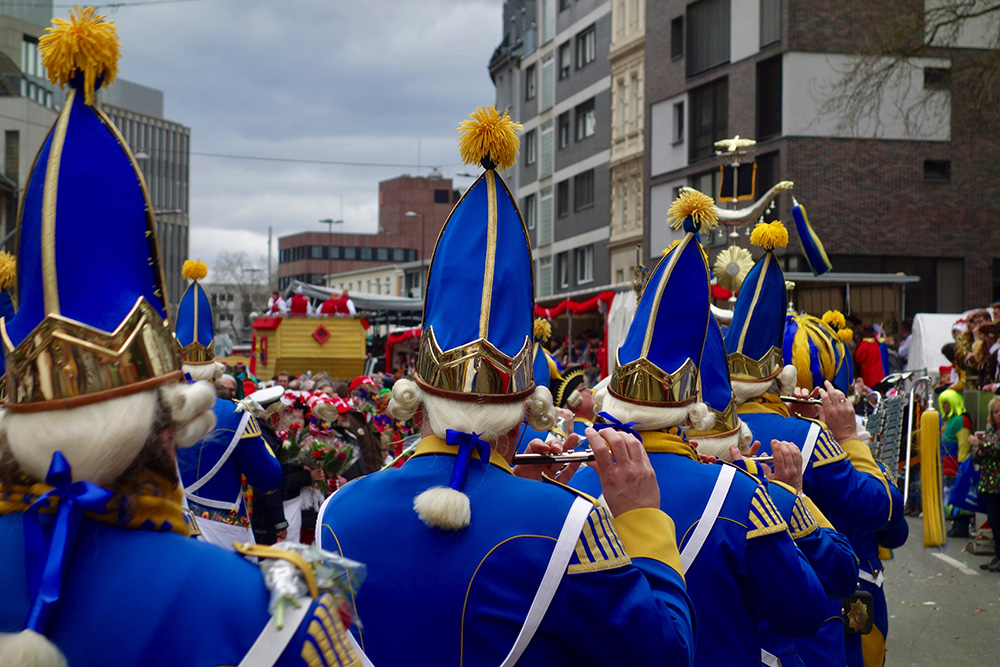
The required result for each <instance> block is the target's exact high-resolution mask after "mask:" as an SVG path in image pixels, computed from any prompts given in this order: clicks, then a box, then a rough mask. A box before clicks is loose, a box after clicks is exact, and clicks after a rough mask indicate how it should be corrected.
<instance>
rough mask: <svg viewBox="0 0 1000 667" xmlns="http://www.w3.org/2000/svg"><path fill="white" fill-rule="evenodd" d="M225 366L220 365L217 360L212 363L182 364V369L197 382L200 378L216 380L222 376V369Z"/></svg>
mask: <svg viewBox="0 0 1000 667" xmlns="http://www.w3.org/2000/svg"><path fill="white" fill-rule="evenodd" d="M224 368H225V366H222V367H221V368H220V367H219V364H218V363H217V362H212V363H210V364H182V365H181V370H182V371H184V372H185V373H187V374H188V375H190V376H191V379H192V380H194V381H195V382H197V381H199V380H206V381H208V382H215V381H216V380H218V379H219V378H220V377H222V370H223V369H224Z"/></svg>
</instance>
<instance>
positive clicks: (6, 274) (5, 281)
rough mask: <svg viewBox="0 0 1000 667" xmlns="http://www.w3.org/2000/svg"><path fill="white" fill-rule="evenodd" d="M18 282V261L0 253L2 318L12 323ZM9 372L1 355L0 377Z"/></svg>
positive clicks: (2, 388) (0, 311) (0, 312)
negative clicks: (14, 288) (15, 286)
mask: <svg viewBox="0 0 1000 667" xmlns="http://www.w3.org/2000/svg"><path fill="white" fill-rule="evenodd" d="M16 282H17V260H15V259H14V256H13V255H11V254H10V253H9V252H2V251H0V318H3V319H4V320H7V321H10V320H11V319H12V318H13V317H14V315H15V314H16V313H17V308H16V307H15V305H14V298H13V297H12V296H11V295H10V290H11V288H13V287H14V284H15V283H16ZM6 370H7V365H6V364H5V363H4V358H3V355H2V354H0V377H3V374H4V373H5V372H6ZM5 395H6V394H5V392H4V387H0V396H5Z"/></svg>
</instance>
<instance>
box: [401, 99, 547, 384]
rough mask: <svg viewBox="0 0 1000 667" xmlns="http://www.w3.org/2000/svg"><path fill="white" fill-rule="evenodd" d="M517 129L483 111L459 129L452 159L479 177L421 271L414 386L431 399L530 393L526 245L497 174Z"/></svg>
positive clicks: (511, 153) (512, 149) (513, 147)
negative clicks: (458, 157)
mask: <svg viewBox="0 0 1000 667" xmlns="http://www.w3.org/2000/svg"><path fill="white" fill-rule="evenodd" d="M520 129H521V126H520V125H519V124H517V123H514V122H512V121H511V120H510V117H509V116H508V115H507V113H506V112H505V113H504V114H503V116H501V115H500V114H499V113H498V112H497V110H496V109H495V108H494V107H492V106H490V107H481V108H479V109H477V110H476V112H475V113H473V114H472V118H471V119H470V120H466V121H463V122H462V124H461V125H460V126H459V130H461V131H462V135H461V138H460V140H459V147H460V150H461V153H462V159H463V160H464V161H465V162H466V163H467V164H471V163H479V164H481V165H482V166H483V168H484V169H485V170H486V171H485V172H484V173H483V174H482V175H481V176H480V177H479V178H478V179H476V182H475V183H473V184H472V187H470V188H469V189H468V190H467V191H466V192H465V194H464V195H462V198H461V199H460V200H459V201H458V203H457V204H456V205H455V208H454V209H453V210H452V212H451V215H449V216H448V219H447V221H445V224H444V227H443V228H442V229H441V234H440V235H439V236H438V240H437V245H436V246H435V248H434V254H433V256H432V257H431V265H430V267H429V268H428V270H427V292H426V296H425V301H424V320H423V334H422V335H421V337H420V348H419V353H418V356H417V372H416V378H415V379H416V381H417V383H418V384H419V385H420V386H421V387H423V388H424V389H425V390H426V391H428V392H430V393H432V394H436V395H440V396H444V397H447V398H452V399H456V400H465V401H477V402H509V401H512V400H516V399H518V398H526V397H527V396H528V395H529V394H530V393H531V392H532V391H533V390H534V387H535V383H534V382H533V380H532V363H533V355H532V340H531V337H532V336H531V334H532V311H533V308H534V287H533V284H532V265H531V245H530V241H529V240H528V231H527V229H526V228H525V226H524V221H523V220H522V219H521V213H520V211H519V210H518V208H517V204H516V203H515V201H514V197H513V195H511V193H510V190H508V189H507V184H506V183H504V181H503V179H502V178H501V177H500V175H499V174H498V173H497V171H498V170H504V169H507V168H508V167H510V166H512V165H513V164H514V161H515V159H516V156H517V148H518V139H517V135H516V131H518V130H520Z"/></svg>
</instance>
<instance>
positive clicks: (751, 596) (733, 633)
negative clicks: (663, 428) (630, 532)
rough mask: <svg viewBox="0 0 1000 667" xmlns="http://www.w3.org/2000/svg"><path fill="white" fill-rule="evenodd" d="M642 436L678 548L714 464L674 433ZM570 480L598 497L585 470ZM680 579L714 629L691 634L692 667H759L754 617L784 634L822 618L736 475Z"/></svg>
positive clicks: (785, 543) (805, 575) (822, 601)
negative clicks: (694, 643) (693, 642)
mask: <svg viewBox="0 0 1000 667" xmlns="http://www.w3.org/2000/svg"><path fill="white" fill-rule="evenodd" d="M642 437H643V446H644V447H645V448H646V450H647V451H648V452H649V459H650V461H651V462H652V464H653V469H654V470H655V471H656V478H657V480H658V481H659V483H660V507H661V509H662V510H663V511H664V512H666V513H667V514H668V515H669V516H670V517H671V518H672V519H673V520H674V524H675V525H676V526H677V534H678V535H679V536H680V537H679V539H678V544H679V546H680V547H681V548H682V549H683V547H684V546H685V545H686V544H687V542H688V540H689V539H690V537H691V533H692V531H693V530H694V528H695V525H696V524H697V523H698V521H699V520H700V518H701V514H702V512H703V511H704V509H705V505H706V504H707V503H708V499H709V496H710V495H711V492H712V488H713V487H714V485H715V481H716V479H717V478H718V476H719V473H720V472H721V470H722V466H721V465H707V464H703V463H701V462H700V461H699V460H697V459H696V458H695V456H694V450H693V448H692V447H691V446H690V445H688V444H687V443H685V442H682V441H681V439H680V438H679V437H677V436H675V435H672V434H668V433H663V432H643V433H642ZM571 483H572V485H573V486H574V487H576V488H579V489H581V490H583V491H585V492H587V493H590V494H593V495H599V494H600V493H601V489H600V481H599V480H598V477H597V474H596V473H595V471H594V470H593V469H592V468H586V469H584V470H581V471H579V472H577V474H576V475H575V476H574V477H573V479H572V481H571ZM685 580H686V581H687V585H688V591H689V593H690V594H691V599H692V600H693V601H694V605H695V610H696V612H697V616H698V620H699V623H700V624H701V626H702V627H703V628H714V629H715V630H716V632H711V631H707V630H705V631H702V632H700V633H699V635H698V643H697V646H696V649H695V664H696V665H700V666H703V667H715V666H716V665H732V666H744V665H745V666H746V667H750V666H754V667H757V666H758V665H760V649H761V639H760V635H759V633H758V631H757V619H758V618H766V619H768V620H769V621H770V622H771V623H772V625H773V626H774V627H775V628H777V629H780V631H782V632H784V633H785V634H787V635H790V636H809V635H812V634H813V633H815V632H816V630H817V629H818V628H819V627H820V624H821V623H822V621H823V618H824V616H823V613H824V610H825V605H826V596H825V595H824V594H823V588H822V586H821V584H820V582H819V580H818V579H817V578H816V575H815V574H814V573H813V571H812V568H811V567H810V566H809V564H808V563H807V562H806V561H805V558H804V557H803V556H802V554H801V553H799V551H798V550H797V549H796V548H795V544H794V543H793V542H792V537H791V535H790V534H789V533H788V529H787V526H786V523H785V521H784V520H783V519H782V518H781V516H780V514H779V513H778V511H777V509H776V508H775V507H774V504H773V502H772V501H771V499H770V497H769V496H768V494H767V492H766V491H765V490H764V488H763V487H762V486H761V485H760V484H758V483H757V480H756V479H755V478H754V477H753V476H751V475H749V474H745V473H743V472H742V471H741V472H739V473H737V475H736V477H735V479H734V480H733V483H732V486H731V487H730V489H729V493H728V495H727V496H726V500H725V502H724V503H723V506H722V511H721V513H720V515H719V518H718V519H717V520H716V522H715V524H714V525H713V527H712V530H711V532H710V533H709V535H708V539H707V540H706V542H705V544H704V546H703V547H702V549H701V551H700V552H699V554H698V557H697V558H696V559H695V561H694V562H693V563H692V565H691V567H690V569H689V570H688V571H687V573H686V574H685ZM719 633H723V634H724V635H725V637H724V638H723V637H720V635H719ZM621 664H625V663H621Z"/></svg>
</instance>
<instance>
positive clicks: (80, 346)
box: [0, 8, 181, 411]
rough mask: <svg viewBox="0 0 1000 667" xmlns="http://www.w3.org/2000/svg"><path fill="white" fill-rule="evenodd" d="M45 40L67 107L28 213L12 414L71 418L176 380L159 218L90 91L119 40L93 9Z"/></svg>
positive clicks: (32, 180) (12, 359)
mask: <svg viewBox="0 0 1000 667" xmlns="http://www.w3.org/2000/svg"><path fill="white" fill-rule="evenodd" d="M71 16H72V20H71V21H63V20H61V19H56V20H54V21H53V23H54V24H55V25H56V27H54V28H48V29H47V31H48V34H46V35H45V36H43V37H42V38H41V39H40V40H39V46H40V50H41V52H42V58H43V64H44V65H45V67H46V70H47V71H48V72H49V77H50V79H52V81H53V83H60V84H65V83H69V84H70V90H69V91H68V93H67V95H66V102H65V105H64V106H63V108H62V110H61V111H60V113H59V116H58V117H57V119H56V123H55V125H54V126H53V128H52V129H51V130H50V131H49V134H48V137H46V139H45V142H44V143H43V145H42V148H41V150H40V151H39V153H38V156H37V157H36V158H35V164H34V166H33V167H32V170H31V174H30V176H29V178H28V182H27V185H26V186H25V188H24V198H23V200H22V204H21V215H20V220H19V243H18V284H19V285H20V291H19V310H18V313H17V315H15V316H14V317H13V318H11V319H10V320H9V321H8V320H4V322H3V324H2V325H0V326H2V331H0V334H2V338H3V346H4V353H5V355H6V360H7V382H8V396H7V408H8V409H10V410H13V411H17V410H20V409H29V406H28V405H27V404H31V406H30V409H32V410H42V409H56V408H66V407H72V406H75V405H80V404H84V403H89V402H92V401H96V400H102V399H103V398H104V397H111V396H115V395H120V394H123V393H128V392H130V391H137V390H141V389H144V388H146V387H149V386H153V385H156V384H159V383H162V382H167V381H171V380H175V379H177V378H179V377H180V375H181V372H180V359H179V356H178V354H177V348H176V345H175V343H174V341H173V335H172V333H171V331H170V326H169V323H168V321H167V319H168V315H167V309H166V303H167V299H166V292H165V287H164V280H163V272H162V270H161V267H160V255H159V249H158V246H157V241H156V223H155V220H154V218H153V213H152V211H153V207H152V204H151V202H150V199H149V195H148V193H147V191H146V187H145V183H144V181H143V177H142V172H141V171H140V169H139V165H138V163H137V162H136V159H135V156H134V155H133V154H132V151H131V150H130V149H129V147H128V145H127V144H126V143H125V140H124V139H123V138H122V136H121V134H120V133H119V132H118V130H117V128H115V126H114V124H113V123H112V122H111V120H110V119H108V117H107V116H105V115H104V113H103V112H101V110H100V109H98V108H97V106H95V103H94V92H95V90H96V89H97V88H99V87H100V86H101V85H102V84H108V83H110V82H111V81H113V80H114V77H115V74H116V72H117V57H118V38H117V35H116V34H115V32H114V28H113V27H111V25H110V23H105V22H103V21H102V20H101V19H103V18H104V17H95V16H94V14H93V8H88V9H85V10H77V13H76V15H73V12H71Z"/></svg>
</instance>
